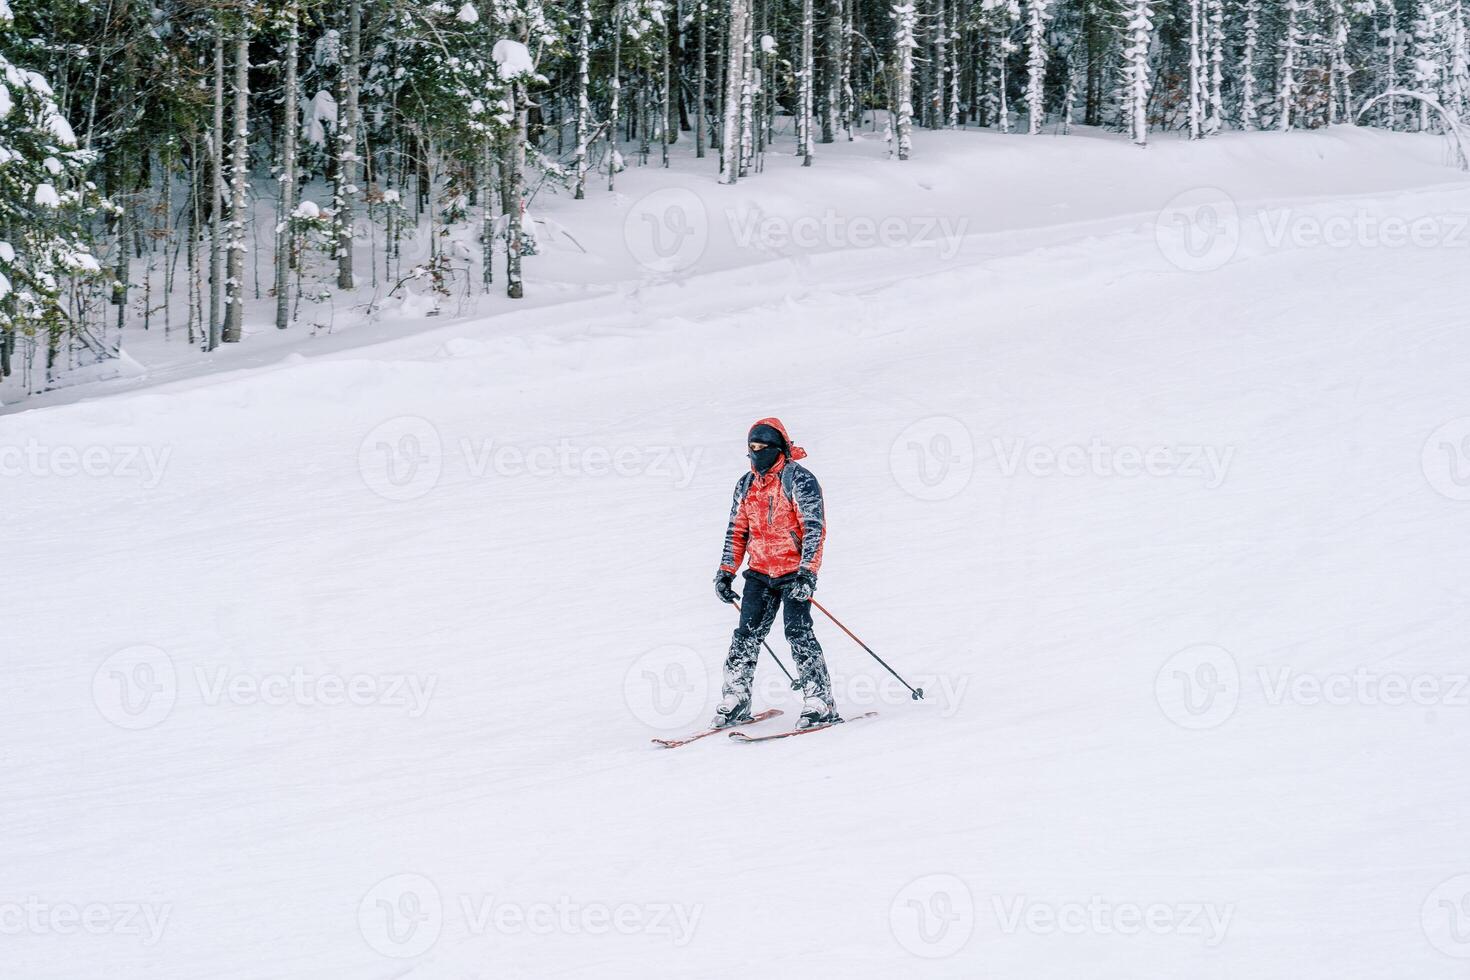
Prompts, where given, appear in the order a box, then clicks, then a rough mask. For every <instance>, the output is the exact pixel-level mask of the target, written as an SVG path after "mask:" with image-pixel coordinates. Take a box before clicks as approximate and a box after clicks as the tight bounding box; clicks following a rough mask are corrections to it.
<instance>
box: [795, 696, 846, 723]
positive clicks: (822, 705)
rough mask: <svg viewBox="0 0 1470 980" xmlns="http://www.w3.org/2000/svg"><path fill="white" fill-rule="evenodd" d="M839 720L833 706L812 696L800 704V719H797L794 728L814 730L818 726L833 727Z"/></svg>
mask: <svg viewBox="0 0 1470 980" xmlns="http://www.w3.org/2000/svg"><path fill="white" fill-rule="evenodd" d="M841 720H842V716H841V715H839V714H838V713H837V708H836V706H835V705H833V704H832V703H831V702H830V701H824V700H822V699H821V698H820V697H816V696H814V695H813V696H808V697H807V699H806V700H805V701H804V702H803V703H802V706H801V717H800V718H798V719H797V721H796V727H797V728H816V727H817V726H818V725H835V724H837V723H838V722H840V721H841Z"/></svg>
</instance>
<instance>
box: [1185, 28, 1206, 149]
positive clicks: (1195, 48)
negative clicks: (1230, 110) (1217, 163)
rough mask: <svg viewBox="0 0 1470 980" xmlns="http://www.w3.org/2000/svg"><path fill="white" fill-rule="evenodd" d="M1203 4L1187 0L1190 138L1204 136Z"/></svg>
mask: <svg viewBox="0 0 1470 980" xmlns="http://www.w3.org/2000/svg"><path fill="white" fill-rule="evenodd" d="M1203 5H1204V4H1203V0H1189V138H1190V139H1192V140H1198V139H1204V136H1205V93H1204V71H1205V59H1204V54H1203V52H1202V51H1201V50H1200V45H1201V41H1202V28H1203V24H1202V23H1201V21H1202V19H1203V17H1204V10H1203V9H1202V8H1203Z"/></svg>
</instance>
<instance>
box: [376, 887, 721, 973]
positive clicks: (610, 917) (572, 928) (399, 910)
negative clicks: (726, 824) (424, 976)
mask: <svg viewBox="0 0 1470 980" xmlns="http://www.w3.org/2000/svg"><path fill="white" fill-rule="evenodd" d="M450 899H451V900H450V901H449V902H448V903H446V902H445V901H444V898H443V896H441V894H440V892H439V888H438V886H437V885H436V884H435V883H434V882H433V881H432V880H431V879H429V878H428V877H426V876H425V875H421V874H412V873H405V874H396V875H392V876H390V877H387V878H384V879H383V880H382V881H380V882H378V883H377V884H375V885H373V886H372V887H371V888H370V889H368V891H367V893H366V894H364V895H363V897H362V900H361V901H360V902H359V903H358V908H357V924H358V930H359V931H360V932H361V933H362V937H363V939H365V940H366V941H367V944H368V945H369V946H370V947H372V949H373V950H375V951H376V952H378V953H381V954H382V955H383V956H389V957H393V958H395V959H405V958H411V957H415V956H421V955H422V954H424V953H426V952H428V951H429V950H430V949H431V948H432V947H433V945H434V943H435V942H437V941H438V939H439V935H440V933H441V932H442V931H443V929H444V924H445V920H446V919H447V918H450V917H451V916H454V917H456V919H457V925H458V926H459V928H460V929H461V930H462V931H463V932H466V933H468V934H470V935H472V936H487V935H501V936H518V935H532V936H557V935H560V936H582V935H585V936H607V935H616V936H653V937H657V938H661V939H665V940H667V941H668V942H669V944H670V945H672V946H674V947H675V948H683V947H684V946H687V945H688V944H689V943H690V941H691V940H693V938H694V933H695V931H696V930H697V929H698V928H699V920H700V918H701V916H703V914H704V906H703V904H694V905H686V904H683V903H678V902H629V901H601V900H591V901H587V900H582V899H576V898H573V897H572V896H569V895H560V896H557V897H555V898H551V899H538V900H532V901H521V900H511V899H507V898H505V897H497V896H495V895H491V894H483V893H468V892H466V893H460V894H456V895H452V896H450Z"/></svg>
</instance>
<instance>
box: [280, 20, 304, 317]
mask: <svg viewBox="0 0 1470 980" xmlns="http://www.w3.org/2000/svg"><path fill="white" fill-rule="evenodd" d="M286 16H287V17H288V18H290V21H291V22H290V24H288V25H287V27H286V65H285V68H286V78H285V93H284V95H283V97H282V99H281V110H282V115H283V117H284V118H283V121H282V124H281V125H282V129H281V221H280V224H279V225H278V226H277V228H276V329H278V330H285V329H286V325H287V324H288V323H289V322H290V319H291V215H292V212H294V211H295V210H296V129H297V126H298V122H297V98H296V59H297V53H298V52H297V48H298V46H299V43H300V37H301V16H300V0H290V2H289V3H288V4H286Z"/></svg>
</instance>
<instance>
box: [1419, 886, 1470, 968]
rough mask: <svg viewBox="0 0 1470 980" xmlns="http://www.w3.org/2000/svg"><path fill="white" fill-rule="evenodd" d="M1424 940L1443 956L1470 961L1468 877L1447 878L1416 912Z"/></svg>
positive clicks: (1430, 893) (1469, 896) (1425, 898)
mask: <svg viewBox="0 0 1470 980" xmlns="http://www.w3.org/2000/svg"><path fill="white" fill-rule="evenodd" d="M1419 921H1420V923H1421V924H1422V925H1423V927H1424V938H1426V939H1428V940H1429V944H1430V945H1431V946H1433V947H1434V948H1435V949H1437V950H1439V951H1440V952H1441V953H1443V954H1444V955H1446V956H1452V957H1454V958H1455V959H1458V960H1464V959H1470V874H1458V875H1455V876H1454V877H1452V878H1446V879H1445V880H1444V881H1441V882H1440V883H1439V884H1438V885H1436V886H1434V888H1433V889H1432V890H1431V891H1430V892H1429V894H1428V895H1426V896H1425V897H1424V904H1423V906H1422V907H1421V908H1420V910H1419Z"/></svg>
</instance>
